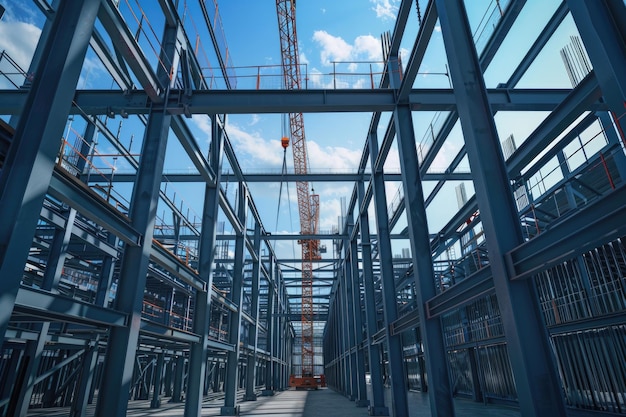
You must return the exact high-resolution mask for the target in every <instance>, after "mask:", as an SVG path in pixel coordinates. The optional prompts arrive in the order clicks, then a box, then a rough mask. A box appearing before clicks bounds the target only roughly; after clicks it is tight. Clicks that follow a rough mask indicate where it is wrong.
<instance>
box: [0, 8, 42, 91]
mask: <svg viewBox="0 0 626 417" xmlns="http://www.w3.org/2000/svg"><path fill="white" fill-rule="evenodd" d="M40 35H41V30H40V29H39V28H38V27H37V26H35V25H32V24H30V23H25V22H15V21H10V20H7V21H4V20H3V21H2V22H0V50H4V51H6V53H7V54H8V55H9V56H10V57H11V58H12V59H13V60H14V61H15V63H16V64H17V65H19V66H20V68H21V69H22V70H23V71H24V72H28V70H29V68H28V67H29V66H30V62H31V60H32V57H33V54H34V52H35V48H36V47H37V42H38V41H39V36H40ZM0 69H2V70H3V71H5V72H13V73H15V72H17V69H15V68H14V67H13V66H11V65H10V64H8V62H7V61H6V58H5V59H3V60H2V61H0ZM12 80H13V81H14V82H15V83H16V84H17V85H21V84H23V83H24V77H23V76H21V75H20V76H15V77H12ZM12 87H13V86H9V84H8V81H6V80H3V81H0V88H12Z"/></svg>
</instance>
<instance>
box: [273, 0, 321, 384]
mask: <svg viewBox="0 0 626 417" xmlns="http://www.w3.org/2000/svg"><path fill="white" fill-rule="evenodd" d="M276 10H277V15H278V30H279V34H280V51H281V56H282V71H283V80H284V84H285V88H286V89H287V90H299V89H301V87H302V78H301V74H300V65H299V56H298V39H297V36H296V1H295V0H276ZM289 127H290V134H291V143H292V151H293V165H294V172H295V173H296V174H297V175H305V174H307V171H308V168H307V150H306V140H305V135H304V117H303V115H302V113H289ZM296 191H297V196H298V212H299V214H300V233H301V234H302V235H311V234H316V233H317V232H318V222H319V195H317V194H311V193H309V183H308V181H296ZM298 243H299V244H300V246H301V248H302V318H301V320H302V375H301V378H300V379H299V380H298V379H297V378H296V382H295V385H296V388H298V387H303V385H309V383H310V380H308V379H306V378H310V377H313V376H314V375H313V357H314V350H313V261H315V260H318V259H320V258H321V257H320V241H319V240H317V239H302V240H299V241H298ZM305 381H306V382H305Z"/></svg>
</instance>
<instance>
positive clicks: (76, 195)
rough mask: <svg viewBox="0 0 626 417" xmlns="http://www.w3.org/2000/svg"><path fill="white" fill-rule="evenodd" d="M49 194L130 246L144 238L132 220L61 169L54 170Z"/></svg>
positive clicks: (135, 244)
mask: <svg viewBox="0 0 626 417" xmlns="http://www.w3.org/2000/svg"><path fill="white" fill-rule="evenodd" d="M48 193H49V194H50V195H51V196H53V197H54V198H56V199H58V200H60V201H62V202H64V203H65V204H67V205H69V206H70V207H73V208H75V209H76V210H77V211H78V212H79V213H80V214H82V215H83V216H85V217H87V218H88V219H90V220H93V221H94V222H96V223H97V224H99V225H100V226H103V227H104V228H105V229H107V230H109V231H111V232H113V233H114V234H115V235H116V236H117V237H119V238H120V239H121V240H122V241H124V242H125V243H126V244H128V245H132V246H137V245H139V243H140V242H141V239H142V238H143V236H142V235H141V234H140V233H139V232H137V231H136V230H135V229H133V228H132V227H131V226H130V220H129V219H128V218H127V217H126V216H124V215H123V214H122V213H120V212H119V211H117V210H115V208H113V207H112V206H111V205H110V204H109V203H108V202H106V201H105V200H103V199H102V198H100V196H98V195H96V194H95V193H94V192H92V191H91V190H90V189H89V188H88V187H87V186H86V185H85V184H84V183H82V182H80V181H78V180H76V179H72V178H71V177H70V176H69V174H66V173H64V172H63V171H62V170H60V169H56V168H55V170H54V172H53V174H52V179H51V180H50V186H49V189H48Z"/></svg>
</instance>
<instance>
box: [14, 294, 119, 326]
mask: <svg viewBox="0 0 626 417" xmlns="http://www.w3.org/2000/svg"><path fill="white" fill-rule="evenodd" d="M13 312H14V313H18V314H26V315H29V316H33V317H38V318H40V319H42V320H55V321H60V322H65V323H78V324H87V325H92V326H93V325H95V326H111V327H120V326H125V325H126V324H127V322H128V315H127V314H125V313H123V312H120V311H116V310H113V309H110V308H104V307H98V306H95V305H93V304H89V303H85V302H82V301H79V300H76V299H74V298H69V297H65V296H62V295H58V294H52V293H49V292H47V291H43V290H37V289H34V288H27V287H21V288H20V290H19V291H18V293H17V296H16V298H15V308H14V310H13Z"/></svg>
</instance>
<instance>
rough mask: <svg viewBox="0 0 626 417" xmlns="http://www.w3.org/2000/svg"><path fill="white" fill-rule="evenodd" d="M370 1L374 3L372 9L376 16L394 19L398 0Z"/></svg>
mask: <svg viewBox="0 0 626 417" xmlns="http://www.w3.org/2000/svg"><path fill="white" fill-rule="evenodd" d="M370 3H374V7H372V10H374V11H375V12H376V17H379V18H381V19H383V20H386V19H392V20H395V18H396V13H397V12H398V6H397V4H398V0H370Z"/></svg>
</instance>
